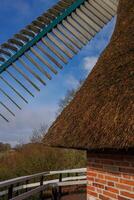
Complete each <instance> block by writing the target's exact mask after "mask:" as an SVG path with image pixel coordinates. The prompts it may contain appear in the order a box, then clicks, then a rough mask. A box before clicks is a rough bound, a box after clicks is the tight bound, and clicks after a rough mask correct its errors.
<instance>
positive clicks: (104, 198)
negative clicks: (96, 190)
mask: <svg viewBox="0 0 134 200" xmlns="http://www.w3.org/2000/svg"><path fill="white" fill-rule="evenodd" d="M99 198H100V199H102V200H110V198H109V197H106V196H104V195H102V194H100V195H99Z"/></svg>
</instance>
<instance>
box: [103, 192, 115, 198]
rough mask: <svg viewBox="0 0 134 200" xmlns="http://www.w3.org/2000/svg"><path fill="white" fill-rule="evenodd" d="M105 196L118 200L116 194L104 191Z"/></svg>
mask: <svg viewBox="0 0 134 200" xmlns="http://www.w3.org/2000/svg"><path fill="white" fill-rule="evenodd" d="M103 194H104V195H106V196H108V197H111V198H115V199H116V198H117V195H116V194H114V193H111V192H109V191H105V190H104V191H103Z"/></svg>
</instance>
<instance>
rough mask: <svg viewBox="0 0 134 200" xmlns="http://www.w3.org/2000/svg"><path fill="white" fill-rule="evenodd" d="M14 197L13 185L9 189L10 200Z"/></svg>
mask: <svg viewBox="0 0 134 200" xmlns="http://www.w3.org/2000/svg"><path fill="white" fill-rule="evenodd" d="M12 197H13V185H10V186H9V188H8V200H9V199H11V198H12Z"/></svg>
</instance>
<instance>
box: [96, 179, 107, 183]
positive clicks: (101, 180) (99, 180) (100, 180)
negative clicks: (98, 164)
mask: <svg viewBox="0 0 134 200" xmlns="http://www.w3.org/2000/svg"><path fill="white" fill-rule="evenodd" d="M95 182H97V183H102V184H106V180H103V179H98V178H95Z"/></svg>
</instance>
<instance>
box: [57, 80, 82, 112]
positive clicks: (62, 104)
mask: <svg viewBox="0 0 134 200" xmlns="http://www.w3.org/2000/svg"><path fill="white" fill-rule="evenodd" d="M83 82H84V80H79V85H78V87H77V88H76V89H71V90H67V93H66V95H65V97H64V98H63V99H60V101H59V104H58V105H59V108H58V112H57V113H56V115H59V114H60V113H61V112H62V111H63V109H64V108H65V107H66V106H68V104H69V103H70V102H71V101H72V100H73V98H74V96H75V94H76V92H77V91H78V90H79V89H80V87H81V86H82V84H83Z"/></svg>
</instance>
